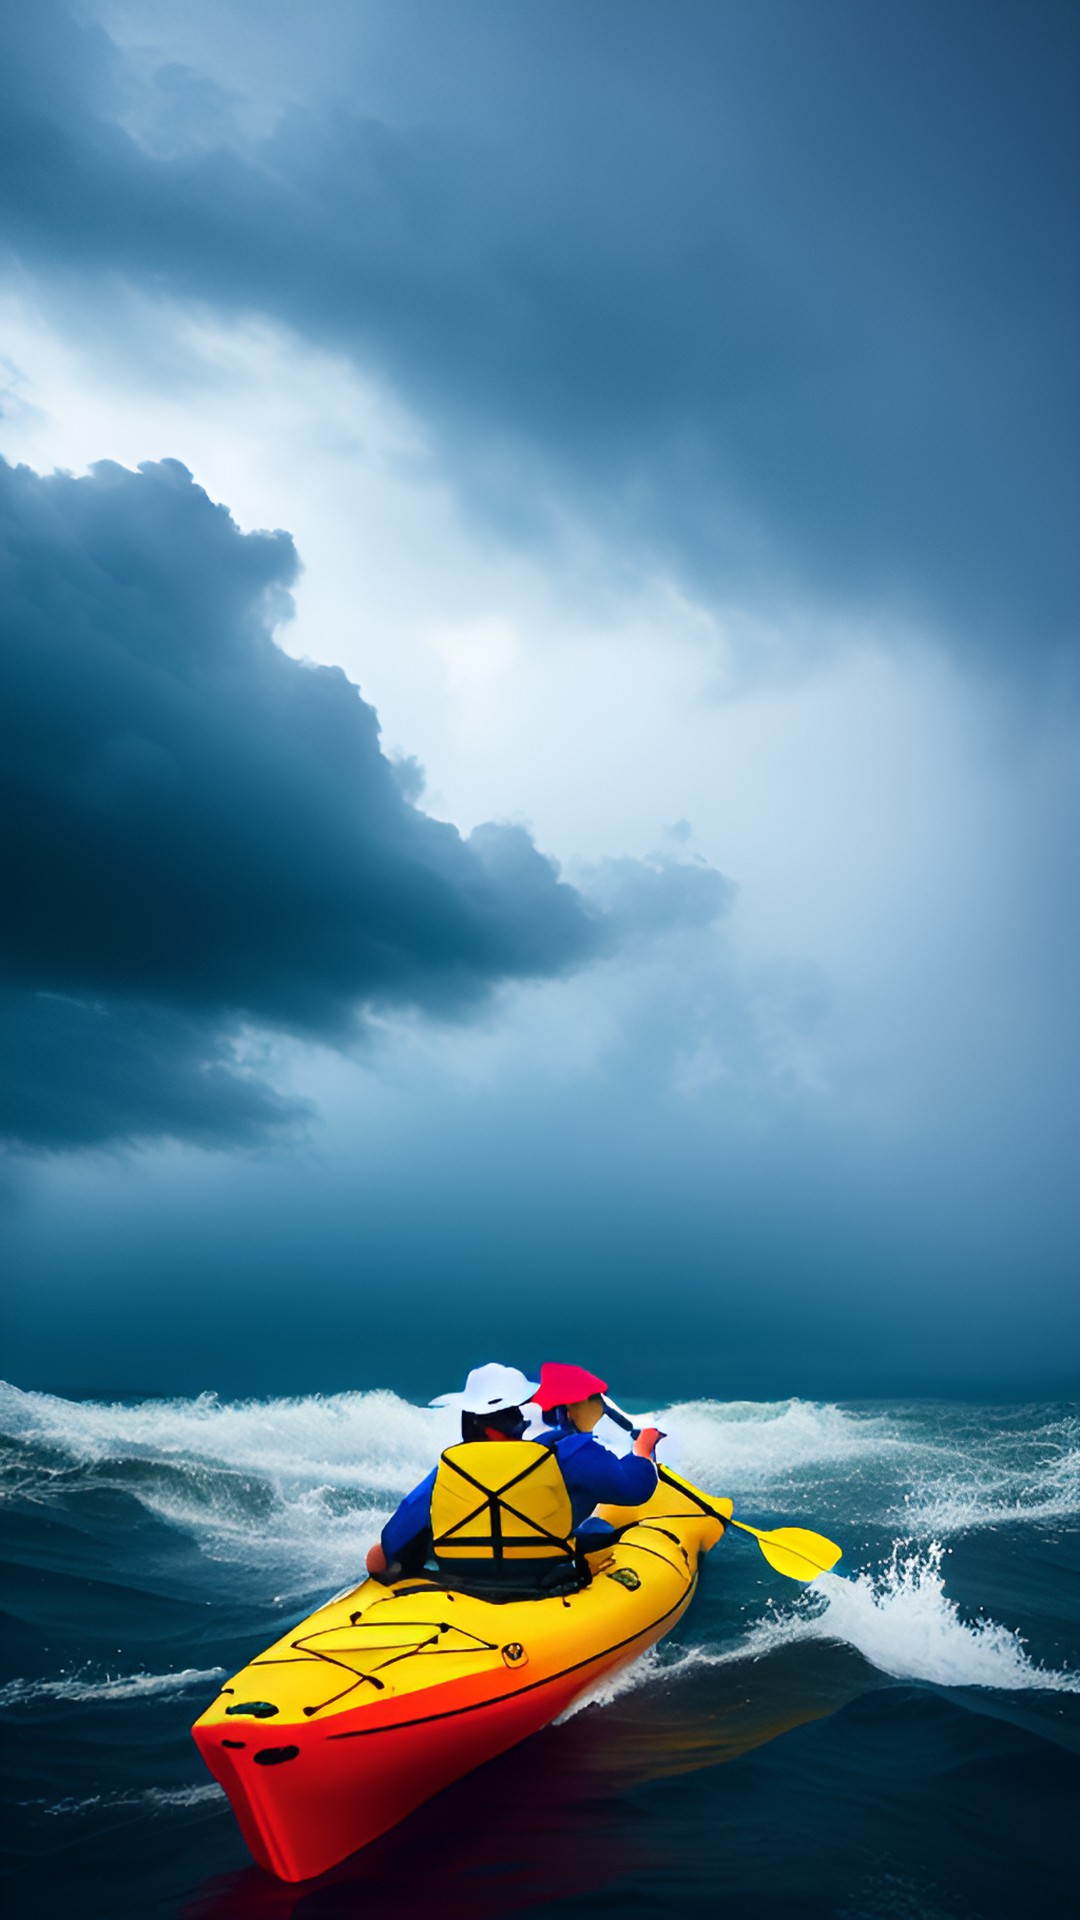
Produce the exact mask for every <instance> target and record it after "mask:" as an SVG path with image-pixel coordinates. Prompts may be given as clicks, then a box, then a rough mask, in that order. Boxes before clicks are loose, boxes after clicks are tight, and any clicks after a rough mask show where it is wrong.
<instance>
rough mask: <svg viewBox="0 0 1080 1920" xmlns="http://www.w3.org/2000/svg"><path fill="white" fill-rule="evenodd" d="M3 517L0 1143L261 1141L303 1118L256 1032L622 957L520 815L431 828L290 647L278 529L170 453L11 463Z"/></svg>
mask: <svg viewBox="0 0 1080 1920" xmlns="http://www.w3.org/2000/svg"><path fill="white" fill-rule="evenodd" d="M0 524H2V527H3V536H2V541H0V596H2V603H3V607H4V633H5V642H4V648H3V654H2V666H0V809H2V811H3V817H4V819H5V821H6V822H7V823H8V827H9V831H8V833H7V834H6V835H5V841H4V851H3V854H2V857H0V881H2V884H3V888H4V899H5V930H4V936H3V943H2V953H0V983H2V985H3V987H4V988H5V989H6V992H7V995H8V998H7V999H6V1001H5V1008H6V1014H5V1019H6V1023H7V1025H8V1026H9V1027H13V1028H15V1029H16V1030H17V1034H16V1036H15V1037H13V1039H12V1043H11V1047H10V1049H9V1053H8V1059H9V1070H10V1072H11V1073H12V1075H13V1080H12V1083H11V1085H10V1088H9V1095H8V1105H7V1115H6V1121H5V1125H6V1130H7V1132H8V1134H9V1135H10V1136H11V1137H13V1138H14V1139H16V1140H17V1141H20V1142H22V1143H23V1144H33V1143H42V1142H47V1141H49V1140H51V1141H53V1142H54V1143H56V1144H71V1143H73V1142H78V1141H80V1140H85V1139H89V1138H91V1137H94V1136H95V1135H96V1136H97V1137H100V1138H110V1137H127V1136H130V1135H133V1134H138V1133H141V1132H150V1133H160V1132H162V1131H169V1130H172V1131H175V1132H177V1133H179V1134H181V1135H183V1136H184V1137H193V1138H213V1137H235V1138H245V1137H248V1136H250V1135H252V1134H254V1133H257V1132H258V1131H260V1130H262V1129H265V1128H268V1127H269V1128H272V1127H276V1126H279V1125H281V1124H283V1123H284V1122H286V1121H287V1120H288V1119H289V1118H290V1117H291V1116H293V1115H294V1114H295V1109H294V1108H290V1107H289V1105H288V1103H286V1102H283V1101H281V1100H280V1099H278V1097H277V1096H276V1094H274V1093H273V1092H272V1090H271V1089H269V1088H267V1087H266V1086H264V1085H262V1084H261V1083H260V1082H259V1081H258V1080H257V1078H254V1077H252V1076H251V1075H250V1074H247V1073H244V1072H242V1071H239V1070H238V1069H237V1068H236V1064H235V1061H234V1059H233V1055H232V1047H231V1039H232V1036H233V1035H234V1034H235V1033H236V1031H237V1030H238V1029H239V1028H240V1027H241V1026H242V1025H243V1024H245V1023H248V1024H252V1025H255V1026H261V1027H265V1028H270V1029H274V1030H279V1031H285V1032H290V1033H294V1034H300V1035H302V1036H314V1037H320V1038H324V1039H328V1040H330V1041H331V1042H332V1043H342V1044H343V1043H346V1042H347V1041H348V1039H349V1037H350V1035H351V1034H353V1033H354V1032H355V1030H356V1019H357V1009H358V1008H362V1007H364V1006H373V1005H381V1006H391V1005H394V1004H408V1005H412V1006H416V1007H419V1008H421V1009H422V1010H424V1011H425V1012H427V1013H430V1014H433V1015H438V1016H444V1017H463V1016H466V1015H468V1014H469V1013H470V1011H471V1010H473V1009H475V1008H476V1007H477V1006H478V1005H480V1004H482V1002H483V1001H484V999H485V997H486V996H487V995H489V994H490V992H491V990H492V988H494V987H495V986H497V985H498V984H499V983H501V982H504V981H508V980H514V979H527V978H535V977H547V976H553V975H558V974H561V973H564V972H566V971H568V970H569V969H572V968H574V967H577V966H580V965H582V964H584V963H586V962H587V961H589V960H590V959H591V958H593V957H594V956H596V955H597V954H599V953H601V952H608V951H610V950H611V947H612V944H613V942H617V940H618V938H619V937H620V928H619V925H618V924H617V921H616V920H614V919H612V920H610V922H609V921H608V919H606V918H605V914H604V911H603V909H602V908H598V907H594V906H591V905H590V904H589V903H588V902H587V901H586V900H585V899H584V898H583V896H582V895H581V894H580V893H579V892H577V891H575V889H573V888H572V887H570V886H568V885H566V884H565V883H563V882H562V881H560V880H559V878H558V873H557V870H556V868H555V866H554V863H553V862H551V861H549V860H547V859H545V858H544V857H543V856H542V855H541V854H540V853H539V852H538V851H537V849H536V847H535V846H534V844H533V842H532V840H531V839H530V837H529V835H528V834H527V833H526V832H525V831H524V830H523V829H522V828H520V827H517V826H500V825H496V824H493V823H488V824H485V825H484V826H481V827H479V828H477V829H476V830H475V831H474V832H473V833H472V834H471V835H470V836H469V837H468V839H462V837H461V835H460V834H459V833H458V832H457V830H456V829H455V828H454V827H452V826H450V825H448V824H446V823H444V822H441V821H438V820H435V819H432V818H431V817H430V816H428V815H427V814H425V813H423V812H421V811H420V810H419V809H418V807H417V806H416V805H415V804H414V798H415V795H416V793H417V791H418V788H419V785H420V783H421V775H420V771H419V769H418V768H417V767H416V765H415V763H414V762H405V763H400V762H399V763H394V762H391V761H390V760H388V759H387V758H386V756H385V755H384V754H383V752H382V750H381V747H380V744H379V726H378V719H377V716H376V714H375V712H374V710H373V708H372V707H370V706H369V705H368V704H367V703H366V702H365V701H364V700H362V699H361V697H360V694H359V691H358V689H357V688H356V687H355V686H353V685H352V684H351V682H350V681H349V680H348V679H347V678H346V676H345V674H344V673H342V672H341V671H340V670H339V669H337V668H331V667H322V666H314V665H310V664H307V663H302V662H298V661H296V660H293V659H291V658H290V657H289V656H287V655H286V654H285V653H283V652H282V651H281V650H280V649H279V648H278V647H277V646H276V645H275V644H274V641H273V638H272V626H273V622H274V621H275V620H276V619H278V618H280V617H281V616H282V614H283V613H285V612H287V611H288V607H289V604H290V603H289V598H288V588H289V584H290V582H291V581H292V580H293V578H294V576H295V573H296V570H297V558H296V554H295V550H294V548H293V545H292V541H291V540H290V538H289V536H288V535H287V534H284V533H252V534H246V535H244V534H241V533H240V531H239V530H238V528H237V527H236V525H235V524H234V522H233V521H232V519H231V518H230V516H229V514H228V513H227V511H226V510H225V509H224V508H223V507H221V506H215V505H214V504H213V503H212V502H211V501H210V500H209V499H208V497H207V496H206V494H205V493H204V492H203V491H202V489H201V488H199V487H197V486H196V485H195V484H194V482H193V480H192V478H191V475H190V474H189V473H188V472H187V470H186V469H185V468H184V467H182V466H181V465H180V464H179V463H178V462H176V461H169V460H166V461H162V462H160V463H159V464H156V465H147V466H145V467H143V468H142V469H141V470H140V471H139V472H138V473H131V472H129V471H127V470H126V469H124V468H122V467H119V466H115V465H113V464H110V463H102V464H101V465H99V466H98V467H97V468H95V470H94V471H93V473H92V474H91V475H90V476H89V477H86V478H83V479H74V478H72V477H71V476H70V475H64V474H56V475H53V476H52V477H50V478H42V477H40V476H38V475H36V474H34V473H31V472H30V471H29V470H28V469H26V468H17V469H13V468H11V467H9V466H7V465H6V464H4V463H0ZM12 828H13V829H14V831H11V830H10V829H12ZM714 879H715V876H713V875H711V873H703V874H702V875H700V876H698V875H697V873H696V870H695V873H694V876H693V878H692V879H691V881H690V887H691V890H692V891H693V889H694V888H697V889H700V901H699V902H698V903H697V904H695V905H694V906H693V909H692V910H693V911H695V912H698V911H700V908H701V904H702V903H704V907H705V910H706V912H708V910H709V903H710V902H711V901H712V899H713V895H712V893H711V892H710V891H709V889H710V888H711V887H712V886H713V884H714ZM628 884H629V882H628ZM644 884H647V885H648V884H651V881H650V880H649V878H648V875H645V876H644ZM669 909H670V910H669V921H671V922H677V921H679V920H681V919H683V918H685V916H686V913H687V911H688V910H690V909H689V908H688V902H687V900H686V899H684V898H683V897H681V896H680V897H679V898H674V897H673V898H672V900H671V902H670V903H669Z"/></svg>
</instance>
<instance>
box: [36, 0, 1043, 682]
mask: <svg viewBox="0 0 1080 1920" xmlns="http://www.w3.org/2000/svg"><path fill="white" fill-rule="evenodd" d="M227 11H228V12H229V13H230V15H232V16H236V14H237V8H236V7H235V6H233V7H231V8H228V9H227ZM240 11H241V12H242V9H241V10H240ZM3 19H4V27H5V29H6V34H7V38H8V40H9V43H10V45H9V50H8V54H7V59H6V71H7V75H8V79H7V91H8V99H7V103H6V105H5V108H4V115H3V118H4V126H5V130H6V131H5V134H4V154H3V160H4V166H3V175H4V179H5V181H6V186H5V187H4V189H3V201H2V209H3V217H4V224H5V227H6V231H7V235H8V243H9V246H10V247H11V249H12V250H13V252H14V253H15V254H16V255H17V256H18V257H20V258H21V259H22V260H23V261H24V262H28V263H30V264H31V265H32V266H37V267H38V268H44V269H54V270H61V271H63V270H70V269H76V270H77V271H79V272H80V273H83V274H85V273H87V272H90V271H93V272H97V273H100V274H102V275H113V274H120V275H121V276H124V277H127V278H129V279H131V280H134V281H137V282H138V283H140V284H142V285H144V286H149V287H152V288H155V289H161V290H165V291H167V292H169V293H171V294H173V295H176V296H180V297H185V296H192V297H196V298H199V299H200V300H210V301H211V302H214V303H217V304H218V305H220V306H221V307H222V308H229V309H232V310H234V311H235V310H240V311H249V310H253V309H254V310H262V311H266V312H268V313H271V314H274V315H277V316H279V317H281V318H283V319H284V320H286V321H287V322H289V323H291V324H293V325H295V326H296V327H298V328H300V329H301V330H303V331H304V332H305V333H306V334H308V335H309V336H311V337H313V338H315V339H318V340H321V341H324V342H332V343H334V344H336V345H344V346H345V347H346V348H347V349H349V350H350V351H352V352H353V353H354V354H355V355H356V356H357V358H358V359H359V360H360V362H361V363H363V364H365V365H369V366H370V365H375V366H378V367H381V368H382V369H383V370H384V371H385V372H387V373H388V374H389V375H390V376H391V377H392V378H393V380H394V381H395V382H396V383H397V385H398V386H399V387H400V389H401V390H402V391H403V392H404V393H405V395H406V396H407V397H408V398H409V399H410V401H411V402H412V403H413V404H414V405H416V406H417V407H419V408H420V409H421V410H422V412H423V414H424V417H425V418H426V420H427V421H428V422H429V425H430V426H431V427H432V428H433V430H434V431H435V432H436V433H437V434H439V435H441V437H442V442H443V446H444V451H445V452H446V455H447V459H448V463H449V466H450V467H451V469H452V471H453V473H454V477H455V479H456V480H457V482H458V483H459V484H460V485H461V486H462V487H464V488H465V489H467V490H468V491H469V493H470V495H471V497H472V499H473V500H474V502H478V503H480V504H482V505H483V506H484V507H485V508H486V509H487V510H488V511H489V512H490V513H491V514H492V515H493V516H495V517H497V518H498V519H499V520H501V522H502V523H503V525H504V527H506V528H510V529H512V530H513V531H514V532H516V533H519V534H523V535H535V534H538V533H539V532H540V531H541V530H542V527H543V515H544V505H543V503H544V501H545V499H551V498H553V497H556V496H557V497H558V498H559V500H560V503H561V506H562V508H564V509H565V506H566V504H567V502H568V501H570V502H572V503H574V504H575V505H576V506H577V508H578V510H579V511H583V512H586V513H588V514H589V515H590V516H591V517H593V518H594V520H596V521H597V522H598V523H599V524H601V525H604V526H605V527H606V528H607V530H608V532H609V533H613V534H617V535H618V537H619V539H620V541H621V543H622V546H623V550H624V551H627V552H630V553H631V554H633V555H636V556H640V557H641V558H642V559H643V560H645V561H647V562H648V561H655V560H656V559H660V560H662V561H664V560H666V561H667V562H669V563H671V564H674V565H676V566H677V567H679V568H681V569H682V570H683V571H684V572H685V573H686V574H687V575H688V576H689V577H690V578H691V579H694V580H696V581H697V582H698V583H699V584H700V583H702V582H704V583H705V584H707V585H708V586H710V587H711V588H712V589H714V590H719V591H721V592H725V593H728V594H731V595H734V596H738V597H740V598H745V597H746V596H747V595H750V596H751V597H754V596H757V598H758V600H759V602H761V603H767V602H768V601H769V599H770V598H772V599H773V601H774V602H775V601H776V600H777V599H779V600H780V601H781V602H782V601H783V600H784V598H785V597H786V596H790V595H791V594H792V593H795V592H805V591H806V589H807V588H809V589H810V590H812V591H813V592H815V593H818V594H820V595H824V596H826V597H828V598H832V599H834V600H837V601H839V602H841V603H842V604H845V605H847V606H848V607H851V606H854V607H856V608H860V609H863V610H865V609H866V608H867V607H868V606H870V605H876V606H879V605H881V604H882V603H883V602H884V603H885V604H891V605H892V606H893V607H894V608H895V609H897V610H898V611H901V612H903V613H906V614H909V615H910V614H926V615H929V616H930V617H932V618H935V619H939V620H940V619H942V618H944V619H945V620H946V621H947V622H950V623H952V624H953V625H954V627H955V630H956V633H957V636H958V637H959V638H960V639H961V640H962V641H964V642H965V643H967V644H971V643H977V644H979V645H981V646H982V647H983V648H984V649H988V650H992V651H996V652H997V653H998V654H999V655H1001V656H1006V655H1008V656H1011V657H1013V658H1014V659H1015V660H1017V661H1018V662H1019V661H1020V660H1022V659H1023V658H1024V657H1025V656H1027V655H1030V654H1032V653H1038V652H1042V651H1044V650H1045V649H1046V648H1047V647H1048V646H1049V647H1053V646H1055V645H1056V644H1058V643H1060V642H1061V640H1062V639H1063V637H1065V636H1067V635H1069V634H1070V633H1071V632H1072V631H1073V622H1074V618H1075V587H1076V572H1075V557H1074V556H1075V541H1074V539H1073V529H1074V526H1075V521H1076V505H1077V494H1076V466H1075V445H1076V406H1077V383H1076V369H1075V356H1074V351H1073V340H1074V336H1075V326H1076V320H1077V306H1078V301H1077V262H1076V251H1075V248H1074V247H1072V246H1071V245H1070V243H1069V235H1070V234H1071V233H1074V232H1075V216H1076V207H1077V171H1078V170H1077V153H1076V139H1075V127H1074V115H1075V86H1076V78H1077V37H1078V29H1077V15H1076V12H1075V9H1070V8H1069V7H1067V6H1066V7H1060V6H1057V5H1054V4H1032V5H1029V6H1025V7H1023V8H1020V7H1016V6H1012V5H999V4H995V0H977V4H971V5H966V4H957V5H954V6H951V7H948V8H942V7H940V6H937V5H930V4H918V3H917V0H912V3H911V4H908V5H903V6H901V5H893V6H888V5H885V6H878V7H873V8H867V7H864V6H861V5H855V4H852V3H851V0H820V4H818V5H816V6H814V7H807V6H805V5H802V4H789V0H773V3H772V4H762V5H760V6H757V7H753V8H750V7H742V8H740V7H736V6H729V7H718V6H715V5H711V4H709V5H698V4H695V3H694V0H684V4H683V5H682V6H680V7H679V8H678V9H677V10H675V11H674V12H673V11H672V10H671V9H664V8H660V7H657V6H655V5H654V4H652V0H647V3H646V4H635V0H619V4H617V5H608V4H606V0H594V4H592V5H590V6H589V7H584V8H583V7H578V6H576V5H562V4H559V3H558V0H551V4H548V5H544V6H521V7H514V8H508V7H505V6H502V5H498V6H494V7H492V6H489V5H487V4H485V3H484V0H471V3H470V4H468V5H463V6H462V7H458V8H445V7H440V6H433V5H431V4H423V3H421V4H419V5H415V4H409V3H408V0H400V4H395V5H394V6H389V7H382V8H378V7H376V8H374V9H365V10H363V16H362V23H361V24H362V30H361V24H358V18H357V14H356V11H355V10H353V9H350V8H348V7H344V8H343V7H336V6H326V5H324V6H322V7H319V8H316V9H314V10H313V11H312V12H311V13H310V15H309V14H308V12H306V11H305V13H304V16H303V19H304V24H303V26H301V24H300V15H299V13H297V12H295V11H294V10H286V11H285V12H284V13H282V12H281V11H280V10H278V9H271V10H269V11H268V12H266V13H265V14H264V13H263V12H262V11H261V10H260V9H259V8H253V9H252V10H251V15H250V19H251V31H252V33H253V34H256V33H257V34H262V33H264V32H265V33H266V34H267V35H276V36H278V38H279V39H280V42H281V45H280V48H279V50H278V54H277V58H278V61H279V64H280V65H281V66H282V67H283V68H287V65H288V58H289V39H290V36H295V35H296V34H298V33H300V32H301V31H303V32H304V33H305V35H306V34H308V33H309V31H310V32H311V33H312V34H314V35H316V36H318V35H319V34H322V35H323V36H324V37H325V39H326V42H327V53H326V64H327V66H332V67H333V69H334V71H335V74H336V77H337V85H338V89H339V94H338V98H337V100H336V102H335V101H334V100H332V99H329V98H327V99H322V98H320V99H319V100H317V101H315V100H313V101H311V102H309V103H307V104H305V105H303V106H294V107H293V108H291V109H290V110H289V111H288V112H287V113H286V114H285V115H284V117H283V118H282V120H281V122H280V124H279V125H278V127H277V128H276V130H275V131H274V132H273V134H272V135H271V136H270V137H268V138H266V139H265V140H263V141H262V142H261V144H259V143H255V142H253V141H239V140H238V141H237V142H234V144H233V145H232V146H231V147H230V146H227V145H225V144H218V145H216V146H215V145H214V144H213V139H214V131H213V130H214V128H216V127H217V126H218V125H219V124H220V125H221V126H224V125H226V123H227V117H228V114H227V109H228V101H227V99H226V97H225V95H224V94H223V93H221V94H218V95H215V107H214V112H213V114H211V115H210V119H209V122H208V119H207V104H206V89H205V88H202V89H200V86H199V84H198V80H197V76H194V75H191V74H188V75H186V76H185V75H183V74H181V75H179V76H178V74H177V70H176V68H175V66H173V67H170V68H169V69H168V70H167V72H168V74H170V75H171V79H170V81H169V85H168V87H167V88H166V89H165V90H164V92H163V91H162V88H161V86H158V88H157V94H158V95H160V96H161V99H160V100H158V101H157V104H156V106H155V107H154V108H153V109H152V110H151V111H150V112H149V116H148V110H147V106H146V100H145V98H144V99H143V102H142V106H141V109H140V110H139V111H140V113H141V120H142V124H144V125H147V124H149V125H150V126H151V127H152V128H153V127H157V128H160V125H161V124H162V116H163V115H164V114H165V105H164V104H162V102H163V101H164V98H165V93H167V94H168V103H167V104H168V129H167V131H168V134H169V139H168V141H167V142H164V143H163V142H162V141H161V140H158V141H157V143H156V144H152V145H151V146H148V145H147V143H146V141H145V140H144V141H140V142H137V141H136V140H135V139H133V138H132V137H129V135H128V134H127V133H126V132H124V131H121V129H120V126H119V125H118V123H117V115H119V114H120V113H121V112H122V111H123V112H127V113H128V115H129V118H130V116H131V114H132V113H133V112H135V109H133V107H132V99H131V86H132V82H131V80H130V75H127V74H125V70H124V67H123V64H122V62H121V61H120V59H119V58H118V56H117V55H116V52H115V50H114V49H113V48H112V46H111V43H110V42H109V41H108V40H107V39H106V37H105V36H104V35H103V34H101V33H100V32H98V31H95V30H87V31H83V30H81V29H79V28H77V27H76V26H74V24H73V23H72V22H71V21H70V20H69V19H68V18H67V17H66V15H65V14H63V13H62V12H60V11H58V10H57V9H55V8H53V7H52V6H50V5H47V4H45V0H34V4H32V5H24V6H19V5H14V6H8V7H7V8H6V9H4V16H3ZM260 23H262V24H260ZM181 82H182V83H183V84H181ZM343 96H347V97H343ZM155 98H156V96H155ZM372 98H374V99H376V100H377V101H378V103H379V112H378V114H375V113H372V112H370V111H365V109H364V107H363V106H357V105H356V104H354V102H355V101H356V100H357V99H359V100H361V101H366V100H370V99H372ZM185 101H189V102H190V103H192V104H190V106H189V107H188V108H185V105H184V102H185ZM185 112H187V113H188V115H189V127H190V135H191V138H190V144H189V145H188V147H187V149H186V150H184V151H180V152H178V151H177V148H176V142H177V138H178V133H177V128H178V126H179V124H180V123H181V122H182V121H183V118H184V115H185ZM208 127H209V131H208Z"/></svg>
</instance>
